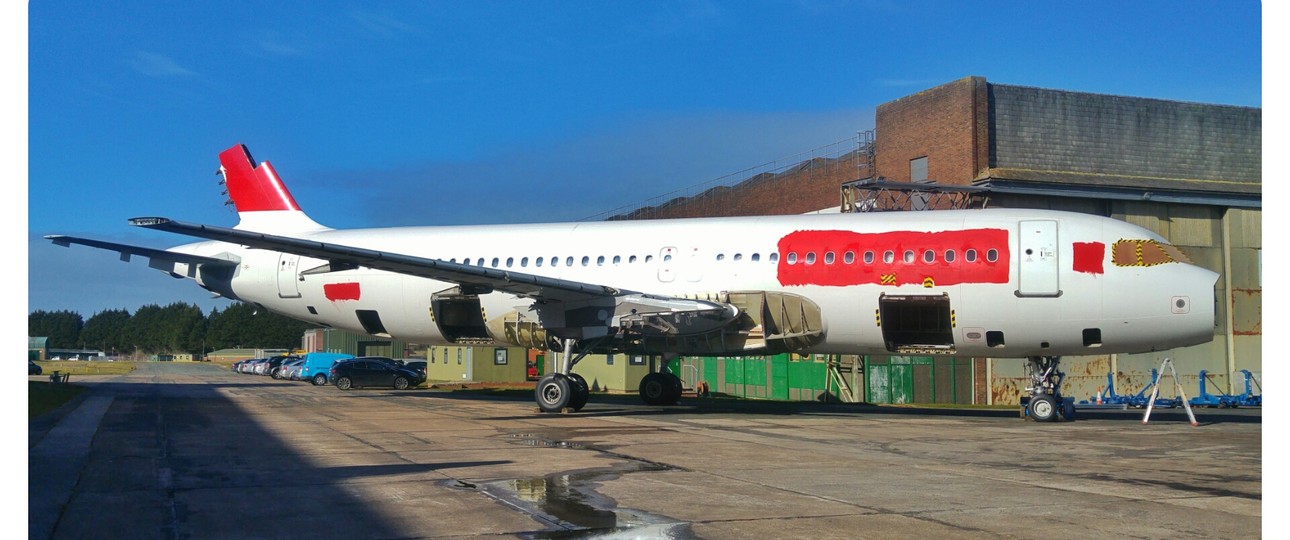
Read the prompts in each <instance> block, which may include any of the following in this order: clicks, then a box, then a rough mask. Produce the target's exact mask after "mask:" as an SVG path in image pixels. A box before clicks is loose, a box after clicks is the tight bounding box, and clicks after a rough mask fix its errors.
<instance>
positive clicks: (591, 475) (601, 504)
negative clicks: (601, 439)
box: [481, 433, 694, 539]
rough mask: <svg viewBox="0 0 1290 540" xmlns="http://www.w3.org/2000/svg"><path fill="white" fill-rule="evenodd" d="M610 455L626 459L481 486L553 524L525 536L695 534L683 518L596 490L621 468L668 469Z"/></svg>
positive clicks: (522, 436) (524, 436) (521, 436)
mask: <svg viewBox="0 0 1290 540" xmlns="http://www.w3.org/2000/svg"><path fill="white" fill-rule="evenodd" d="M511 438H512V439H514V440H513V442H515V443H516V444H522V445H526V446H542V447H549V448H570V449H587V448H586V447H585V446H584V445H581V444H577V443H570V442H567V441H559V440H553V439H547V438H542V437H540V436H538V435H535V434H532V433H516V434H512V435H511ZM592 450H594V449H592ZM613 455H614V456H616V457H619V458H622V459H626V460H627V462H626V463H625V464H623V465H620V466H618V467H616V468H614V469H613V470H592V471H580V472H575V473H569V474H556V475H551V476H544V477H538V478H523V479H518V480H504V481H500V482H492V483H489V484H485V485H484V486H482V488H481V489H482V490H484V491H485V492H487V493H488V494H489V495H492V496H493V497H496V498H498V499H500V500H502V501H505V502H507V503H510V504H512V505H515V506H517V507H520V508H523V509H525V510H527V511H529V512H530V513H531V514H532V515H533V516H534V517H535V518H537V519H539V520H541V521H545V522H547V523H548V524H549V525H550V526H551V528H552V529H553V530H550V531H543V532H540V533H534V534H532V535H528V536H527V538H534V539H558V538H596V539H618V538H623V539H626V538H662V539H688V538H694V535H693V533H691V531H690V525H689V524H688V523H679V522H676V521H674V520H671V519H667V518H664V517H661V516H655V515H652V514H648V513H645V512H640V511H637V510H632V509H629V508H619V507H618V504H617V503H616V502H615V501H614V500H613V499H610V498H609V497H605V496H604V495H601V494H599V493H597V492H596V487H597V486H598V485H599V484H600V483H601V482H604V481H608V480H613V479H616V478H618V477H620V476H622V475H623V474H624V473H632V472H644V471H662V470H668V469H670V467H668V466H666V465H662V464H659V463H653V462H648V461H641V460H633V459H632V458H630V457H627V456H620V455H618V454H613Z"/></svg>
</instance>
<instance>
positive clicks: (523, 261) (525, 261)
mask: <svg viewBox="0 0 1290 540" xmlns="http://www.w3.org/2000/svg"><path fill="white" fill-rule="evenodd" d="M528 265H529V258H528V257H524V258H523V259H520V268H523V267H526V266H528Z"/></svg>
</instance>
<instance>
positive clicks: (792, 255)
mask: <svg viewBox="0 0 1290 540" xmlns="http://www.w3.org/2000/svg"><path fill="white" fill-rule="evenodd" d="M788 264H797V252H796V251H790V252H789V253H788Z"/></svg>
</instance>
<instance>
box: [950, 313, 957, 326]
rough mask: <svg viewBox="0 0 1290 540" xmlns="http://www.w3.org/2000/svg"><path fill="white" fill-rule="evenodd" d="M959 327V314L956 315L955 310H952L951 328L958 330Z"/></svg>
mask: <svg viewBox="0 0 1290 540" xmlns="http://www.w3.org/2000/svg"><path fill="white" fill-rule="evenodd" d="M958 325H959V321H958V314H956V313H954V310H952V309H951V310H950V328H957V327H958Z"/></svg>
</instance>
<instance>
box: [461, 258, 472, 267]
mask: <svg viewBox="0 0 1290 540" xmlns="http://www.w3.org/2000/svg"><path fill="white" fill-rule="evenodd" d="M461 264H464V265H466V266H470V257H466V258H465V259H462V260H461Z"/></svg>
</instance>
